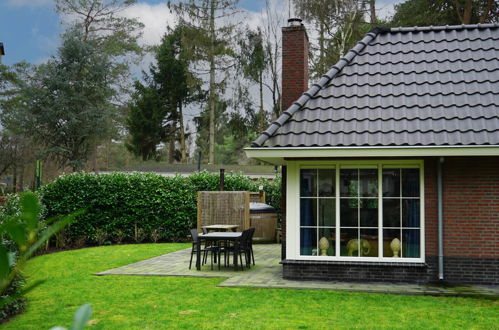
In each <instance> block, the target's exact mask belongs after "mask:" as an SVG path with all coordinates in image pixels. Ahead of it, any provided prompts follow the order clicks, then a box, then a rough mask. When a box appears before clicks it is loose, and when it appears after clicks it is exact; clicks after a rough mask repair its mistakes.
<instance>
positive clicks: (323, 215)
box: [319, 198, 336, 227]
mask: <svg viewBox="0 0 499 330" xmlns="http://www.w3.org/2000/svg"><path fill="white" fill-rule="evenodd" d="M335 225H336V202H335V200H334V199H329V198H328V199H319V226H324V227H334V226H335Z"/></svg>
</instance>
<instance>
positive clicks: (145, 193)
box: [41, 172, 280, 245]
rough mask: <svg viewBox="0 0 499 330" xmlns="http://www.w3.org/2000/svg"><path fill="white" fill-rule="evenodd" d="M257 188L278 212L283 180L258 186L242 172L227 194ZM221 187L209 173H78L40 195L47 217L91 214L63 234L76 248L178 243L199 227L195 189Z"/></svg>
mask: <svg viewBox="0 0 499 330" xmlns="http://www.w3.org/2000/svg"><path fill="white" fill-rule="evenodd" d="M259 185H263V186H264V190H265V191H266V194H267V201H268V203H269V204H271V205H273V206H274V207H277V208H278V206H279V203H280V180H279V178H278V179H277V180H273V181H269V180H259V181H257V182H255V181H252V180H251V179H249V178H247V177H245V176H243V175H239V174H228V175H226V177H225V189H226V190H249V191H258V186H259ZM218 187H219V176H218V175H217V174H213V173H208V172H200V173H195V174H192V175H191V176H189V177H181V176H176V177H163V176H160V175H156V174H144V173H133V174H126V173H112V174H106V175H95V174H90V173H75V174H70V175H65V176H62V177H59V178H58V179H56V180H55V181H53V182H52V183H49V184H47V185H45V186H43V188H42V189H41V195H42V203H43V204H44V206H45V207H46V215H47V216H48V217H50V216H54V215H63V214H69V213H71V212H74V211H76V210H79V209H86V210H87V212H86V213H85V214H84V215H82V216H79V217H78V218H77V220H76V221H75V222H73V223H72V224H71V225H70V226H68V227H67V228H66V230H65V233H64V239H65V240H66V241H67V242H68V243H71V242H72V243H73V245H75V244H76V242H79V244H85V243H87V244H88V243H92V244H95V243H97V244H105V243H116V242H121V241H137V242H139V241H143V240H144V241H151V240H152V241H155V240H157V239H159V240H166V241H176V240H179V239H182V238H185V236H186V234H187V233H188V230H189V228H193V227H195V226H196V214H197V207H196V198H197V191H199V190H205V191H211V190H218Z"/></svg>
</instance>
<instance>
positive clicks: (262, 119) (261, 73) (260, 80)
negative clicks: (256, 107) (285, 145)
mask: <svg viewBox="0 0 499 330" xmlns="http://www.w3.org/2000/svg"><path fill="white" fill-rule="evenodd" d="M259 85H260V132H263V131H264V130H265V111H264V109H263V72H260V77H259Z"/></svg>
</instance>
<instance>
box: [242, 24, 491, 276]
mask: <svg viewBox="0 0 499 330" xmlns="http://www.w3.org/2000/svg"><path fill="white" fill-rule="evenodd" d="M289 23H290V24H289V26H287V27H284V28H283V88H282V93H283V96H282V100H283V109H287V110H286V111H284V112H283V113H282V115H281V116H280V117H279V118H277V120H275V121H274V122H273V123H272V124H271V125H270V127H269V128H268V129H267V130H266V131H265V132H263V134H261V135H260V136H259V137H258V138H257V139H256V140H255V141H254V142H253V144H252V146H251V147H250V148H247V149H246V152H247V155H248V156H249V157H252V158H256V159H260V160H263V161H266V162H269V163H272V164H276V165H282V167H283V197H284V198H283V200H284V201H285V207H284V208H283V209H284V210H285V212H284V215H283V218H284V219H283V231H284V232H285V240H284V242H283V251H282V252H283V253H282V259H283V260H282V264H283V276H284V278H287V279H303V280H350V281H394V282H416V283H430V282H435V281H438V280H443V281H447V282H450V283H453V282H455V283H469V284H471V283H474V284H496V285H497V284H499V25H497V24H479V25H460V26H431V27H409V28H391V29H390V28H375V29H373V30H372V31H371V32H369V33H367V35H366V36H365V37H364V38H363V39H362V40H361V41H359V42H358V43H357V44H356V45H355V47H353V49H351V50H350V51H348V52H347V53H346V54H345V56H344V57H343V58H341V59H340V60H339V61H338V63H337V64H336V65H334V66H333V67H332V68H331V69H330V70H329V72H327V73H326V74H325V75H324V76H322V78H321V79H320V80H319V81H318V82H317V83H314V84H312V85H311V87H310V88H309V87H308V80H307V76H308V71H307V61H308V59H307V54H308V48H307V47H308V39H307V33H306V31H305V28H304V27H303V25H302V24H301V21H300V20H297V19H291V20H290V21H289Z"/></svg>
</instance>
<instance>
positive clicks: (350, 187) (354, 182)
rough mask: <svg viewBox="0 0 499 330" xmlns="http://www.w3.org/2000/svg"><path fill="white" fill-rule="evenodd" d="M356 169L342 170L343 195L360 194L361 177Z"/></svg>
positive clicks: (341, 188) (341, 187) (352, 195)
mask: <svg viewBox="0 0 499 330" xmlns="http://www.w3.org/2000/svg"><path fill="white" fill-rule="evenodd" d="M358 171H359V170H356V169H344V170H340V190H341V196H343V197H357V196H359V178H358Z"/></svg>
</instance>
